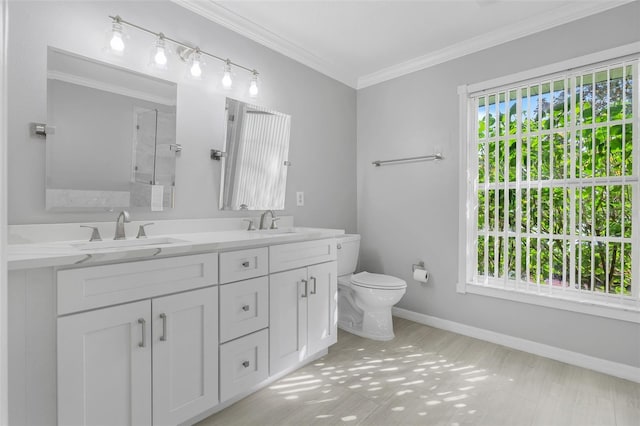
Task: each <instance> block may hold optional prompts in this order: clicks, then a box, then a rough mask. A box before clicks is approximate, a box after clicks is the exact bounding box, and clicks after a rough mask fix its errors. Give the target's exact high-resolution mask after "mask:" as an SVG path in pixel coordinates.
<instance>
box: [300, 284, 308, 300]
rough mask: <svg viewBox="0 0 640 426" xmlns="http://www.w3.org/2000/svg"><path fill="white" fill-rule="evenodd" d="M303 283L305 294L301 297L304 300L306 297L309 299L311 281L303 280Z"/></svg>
mask: <svg viewBox="0 0 640 426" xmlns="http://www.w3.org/2000/svg"><path fill="white" fill-rule="evenodd" d="M301 282H302V283H304V293H302V295H301V296H300V297H302V298H304V297H307V296H308V294H309V281H307V280H302V281H301Z"/></svg>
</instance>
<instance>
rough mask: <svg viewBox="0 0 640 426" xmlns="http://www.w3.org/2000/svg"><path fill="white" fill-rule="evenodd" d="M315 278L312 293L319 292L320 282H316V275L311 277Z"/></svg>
mask: <svg viewBox="0 0 640 426" xmlns="http://www.w3.org/2000/svg"><path fill="white" fill-rule="evenodd" d="M310 279H312V280H313V290H311V294H316V293H317V292H318V283H317V282H316V281H317V280H316V277H311V278H310Z"/></svg>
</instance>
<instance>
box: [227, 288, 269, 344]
mask: <svg viewBox="0 0 640 426" xmlns="http://www.w3.org/2000/svg"><path fill="white" fill-rule="evenodd" d="M268 325H269V278H268V277H260V278H254V279H252V280H247V281H239V282H236V283H233V284H227V285H223V286H220V341H221V342H226V341H228V340H232V339H235V338H236V337H240V336H244V335H245V334H249V333H253V332H254V331H256V330H260V329H261V328H265V327H267V326H268Z"/></svg>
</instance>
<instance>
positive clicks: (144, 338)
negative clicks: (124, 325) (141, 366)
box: [138, 318, 147, 348]
mask: <svg viewBox="0 0 640 426" xmlns="http://www.w3.org/2000/svg"><path fill="white" fill-rule="evenodd" d="M138 324H140V325H142V340H140V343H138V346H140V347H141V348H144V347H145V346H147V322H146V321H145V319H144V318H138Z"/></svg>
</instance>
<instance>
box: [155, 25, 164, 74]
mask: <svg viewBox="0 0 640 426" xmlns="http://www.w3.org/2000/svg"><path fill="white" fill-rule="evenodd" d="M153 52H154V54H153V63H154V64H155V66H156V67H158V68H161V69H165V68H166V67H167V46H166V43H165V41H164V34H162V33H160V34H159V35H158V40H156V43H155V47H154V49H153Z"/></svg>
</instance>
